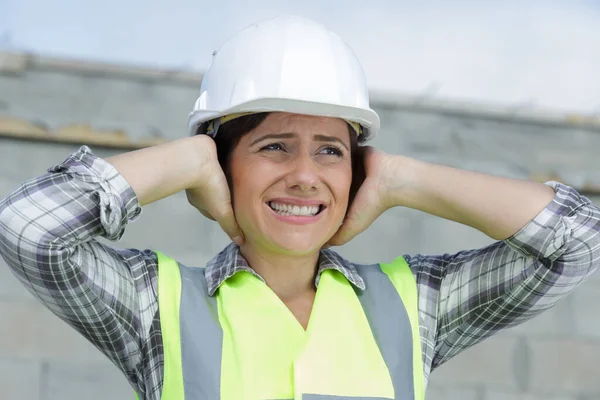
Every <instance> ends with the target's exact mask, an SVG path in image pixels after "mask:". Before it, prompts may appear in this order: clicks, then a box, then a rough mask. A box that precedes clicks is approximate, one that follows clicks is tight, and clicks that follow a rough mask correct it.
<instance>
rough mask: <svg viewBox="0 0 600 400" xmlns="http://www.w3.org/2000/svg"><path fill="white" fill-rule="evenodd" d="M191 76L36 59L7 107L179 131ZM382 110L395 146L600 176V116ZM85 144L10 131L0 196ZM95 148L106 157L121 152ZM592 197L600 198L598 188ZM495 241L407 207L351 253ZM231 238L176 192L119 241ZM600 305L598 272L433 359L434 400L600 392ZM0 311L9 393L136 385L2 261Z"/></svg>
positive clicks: (387, 254)
mask: <svg viewBox="0 0 600 400" xmlns="http://www.w3.org/2000/svg"><path fill="white" fill-rule="evenodd" d="M0 69H1V68H0ZM133 76H135V75H133ZM153 79H154V80H153ZM187 82H188V83H185V82H183V81H182V80H179V81H173V80H165V79H164V77H160V79H159V78H152V77H145V79H140V78H139V77H138V78H136V79H134V78H132V77H131V76H123V75H118V74H116V73H113V74H99V73H98V72H97V71H96V72H93V71H92V72H89V71H88V72H87V73H86V74H82V73H81V71H79V72H78V71H73V70H69V69H68V68H66V69H65V68H62V69H61V68H56V67H53V68H48V67H47V66H46V67H44V68H42V67H41V66H37V67H36V66H35V65H33V66H30V67H28V68H27V69H23V70H22V71H21V72H19V73H15V72H14V71H13V72H12V73H10V74H9V73H4V74H3V73H1V72H0V105H2V107H3V108H2V109H0V116H2V115H7V116H16V117H18V118H23V119H29V120H36V121H43V123H44V124H47V125H49V126H60V125H64V124H69V123H74V122H78V123H82V122H83V123H90V124H96V125H101V126H107V125H111V124H112V125H113V126H112V127H124V128H126V130H127V132H128V133H129V134H131V135H133V136H135V137H139V138H143V137H147V136H148V135H152V134H156V132H161V133H160V135H164V136H165V137H166V138H168V139H172V138H175V137H178V136H182V135H184V134H185V114H186V110H187V108H188V107H189V105H190V104H191V103H192V102H193V99H194V96H195V95H196V90H197V88H196V87H195V86H194V85H192V84H190V83H189V82H191V81H187ZM377 111H378V112H380V114H381V117H382V123H383V126H384V129H383V130H382V133H381V135H380V136H379V138H377V139H376V140H375V142H374V145H375V146H377V147H379V148H383V149H385V150H386V151H388V152H392V153H402V154H408V155H411V156H414V157H417V158H420V159H423V160H428V161H434V162H438V163H444V164H449V165H455V166H458V167H462V168H469V169H475V170H480V171H484V172H491V173H495V174H500V175H506V176H514V177H529V176H534V175H535V176H537V175H552V174H555V175H557V176H560V177H563V178H564V179H565V180H567V181H569V182H570V183H572V184H574V185H580V186H581V187H584V186H585V185H587V186H586V187H591V186H593V185H594V184H596V183H598V182H600V179H598V178H599V175H598V174H599V173H600V161H598V160H597V158H596V154H595V153H596V152H597V149H598V148H600V130H599V129H598V128H597V127H596V126H595V125H593V124H579V123H571V122H569V121H566V120H562V119H556V118H553V117H548V118H541V119H540V118H537V117H536V118H533V117H532V116H530V117H527V118H524V117H522V116H519V115H511V114H510V113H507V112H496V111H494V112H489V110H488V111H486V110H483V109H477V108H476V107H464V106H455V105H448V104H445V105H440V104H429V105H422V104H415V103H414V102H411V101H402V102H395V101H392V100H389V99H388V100H386V101H383V100H381V101H379V102H378V103H377ZM150 126H151V127H154V128H157V129H148V127H150ZM153 132H154V133H153ZM76 148H77V145H70V144H56V143H42V142H32V141H26V140H16V139H9V138H0V165H1V167H2V169H1V170H0V197H4V196H5V195H6V194H8V193H9V192H10V191H11V190H13V189H14V188H16V187H17V186H18V185H19V184H20V183H21V182H23V181H24V180H26V179H29V178H31V177H34V176H37V175H40V174H42V173H44V171H45V169H46V168H47V167H49V166H51V165H53V164H55V163H58V162H60V161H62V160H63V159H64V158H65V157H66V156H67V155H68V154H69V153H70V152H72V151H74V150H75V149H76ZM94 150H95V152H96V153H97V154H98V155H100V156H102V157H107V156H110V155H112V154H115V153H116V152H117V151H118V150H107V149H103V148H95V149H94ZM590 185H591V186H590ZM593 201H595V202H596V203H597V204H600V197H594V198H593ZM490 242H491V241H490V239H488V238H487V237H485V236H484V235H483V234H481V233H479V232H477V231H475V230H473V229H471V228H467V227H464V226H461V225H458V224H456V223H453V222H448V221H444V220H441V219H439V218H434V217H431V216H428V215H426V214H423V213H420V212H417V211H414V210H408V209H400V208H398V209H393V210H389V211H388V212H386V213H385V214H384V215H383V216H382V217H381V218H379V219H378V220H377V221H376V222H375V223H374V224H373V226H372V227H371V228H370V229H369V230H368V231H366V232H365V233H363V234H361V235H360V236H359V237H358V238H357V239H355V241H354V242H352V243H351V245H347V246H345V247H343V248H342V249H341V252H342V253H343V254H344V255H345V256H347V257H348V258H350V259H353V260H355V261H357V262H374V261H387V260H391V259H392V258H394V257H395V256H397V255H400V254H404V253H418V252H424V253H439V252H454V251H458V250H461V249H466V248H475V247H480V246H483V245H485V244H488V243H490ZM226 243H227V240H226V237H225V235H224V234H223V233H222V232H221V231H220V229H219V228H218V226H217V225H216V224H215V223H212V222H210V221H208V220H206V219H204V218H203V217H202V216H201V215H200V214H199V213H198V212H196V211H195V210H194V209H192V208H191V207H189V206H187V202H186V199H185V196H184V195H183V194H178V195H175V196H172V197H171V198H169V199H166V200H163V201H161V202H158V203H155V204H152V205H149V206H147V207H145V208H144V211H143V215H142V217H141V218H140V219H139V220H138V221H137V222H135V223H133V224H131V226H130V227H129V229H128V230H127V233H126V235H125V237H124V239H123V240H122V241H121V242H119V243H113V245H115V246H119V247H137V248H152V249H157V250H161V251H163V252H165V253H167V254H170V255H172V256H174V257H176V258H178V259H179V260H181V261H182V262H184V263H186V264H189V265H203V264H204V263H205V262H206V260H207V259H209V258H210V257H211V256H212V255H214V254H215V253H216V252H217V251H219V250H220V249H221V248H222V247H223V246H225V244H226ZM598 304H600V277H599V276H595V277H594V278H593V279H592V280H591V281H589V282H587V283H585V284H584V285H582V286H581V287H580V288H579V289H578V290H577V291H576V293H574V294H573V295H572V296H570V297H569V298H567V299H566V300H565V301H563V302H562V303H560V304H559V305H558V306H557V307H556V308H554V309H552V310H550V311H548V312H546V313H545V314H544V315H542V316H540V317H538V318H536V319H534V320H532V321H530V322H528V323H525V324H523V325H521V326H519V327H516V328H513V329H511V330H508V331H506V332H504V333H502V334H500V335H498V336H497V337H495V338H492V339H489V340H487V341H486V342H484V343H482V344H480V345H478V346H476V347H475V348H473V349H470V350H468V351H466V352H464V353H463V354H461V355H459V356H458V357H456V358H455V359H454V360H452V361H450V362H449V363H447V364H446V365H444V366H442V367H441V368H440V369H439V370H437V371H435V372H434V373H433V375H432V378H431V381H430V385H429V389H428V394H427V399H428V400H440V399H448V400H452V399H461V400H471V399H477V400H507V399H508V400H538V399H539V400H541V399H551V400H552V399H553V400H567V399H568V400H588V399H600V380H599V379H598V378H597V375H598V373H599V371H600V322H599V321H600V308H599V307H598ZM0 321H1V322H0V399H24V400H55V399H56V400H57V399H61V400H71V399H79V398H82V397H85V398H87V399H109V398H110V399H121V398H122V399H129V398H132V392H131V389H130V388H129V387H128V385H127V383H126V382H125V379H124V378H122V377H121V374H120V373H119V371H117V370H116V368H115V367H113V366H112V364H110V362H108V361H107V360H106V359H105V358H104V357H103V356H102V355H100V353H99V352H98V351H96V350H95V348H94V347H93V346H91V345H90V344H88V343H87V342H86V341H85V340H84V339H82V338H81V337H80V336H79V335H78V334H77V333H75V332H74V331H72V330H71V329H70V328H69V327H68V326H66V325H65V324H64V323H62V322H61V321H60V320H58V319H57V318H55V317H54V316H53V315H52V314H50V313H49V312H48V311H47V310H45V309H44V308H43V307H42V306H41V305H40V304H38V303H37V301H35V300H34V299H33V297H32V296H31V295H29V294H28V293H27V292H26V291H25V290H24V289H23V288H22V287H21V286H20V285H19V284H18V282H17V280H16V279H15V278H14V277H13V276H12V274H11V273H10V272H9V270H8V268H7V267H6V265H5V264H4V262H3V261H0Z"/></svg>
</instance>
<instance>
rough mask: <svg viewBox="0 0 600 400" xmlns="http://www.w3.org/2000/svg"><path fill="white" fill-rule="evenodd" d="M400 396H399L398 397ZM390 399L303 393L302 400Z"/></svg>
mask: <svg viewBox="0 0 600 400" xmlns="http://www.w3.org/2000/svg"><path fill="white" fill-rule="evenodd" d="M396 398H398V397H396ZM344 399H345V400H390V399H386V398H384V397H348V396H331V395H326V394H303V395H302V400H344ZM402 400H404V399H402Z"/></svg>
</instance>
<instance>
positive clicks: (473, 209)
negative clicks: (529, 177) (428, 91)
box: [392, 156, 554, 240]
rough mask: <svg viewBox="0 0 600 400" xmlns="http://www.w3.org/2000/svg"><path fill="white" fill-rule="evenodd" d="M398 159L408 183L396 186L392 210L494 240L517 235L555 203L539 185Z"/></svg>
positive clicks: (550, 193)
mask: <svg viewBox="0 0 600 400" xmlns="http://www.w3.org/2000/svg"><path fill="white" fill-rule="evenodd" d="M396 157H397V158H396V160H395V163H396V168H399V169H398V174H399V175H403V176H404V178H403V179H404V180H403V182H409V183H408V184H404V185H402V186H399V185H396V187H395V188H394V190H393V191H392V193H394V195H393V199H394V200H393V202H394V205H402V206H407V207H410V208H414V209H417V210H421V211H424V212H426V213H428V214H432V215H436V216H439V217H442V218H445V219H449V220H452V221H456V222H459V223H461V224H465V225H468V226H471V227H473V228H475V229H477V230H479V231H481V232H483V233H485V234H486V235H488V236H490V237H491V238H494V239H497V240H503V239H506V238H508V237H510V236H512V235H513V234H515V233H516V232H517V231H519V229H521V228H522V227H523V226H525V225H526V224H527V223H528V222H529V221H531V220H532V219H533V218H534V217H535V216H536V215H537V214H538V213H540V212H541V211H542V210H543V209H544V208H545V207H546V206H547V205H548V204H549V203H550V202H551V201H552V199H553V198H554V191H553V190H552V188H550V187H548V186H546V185H544V184H541V183H536V182H529V181H524V180H517V179H510V178H504V177H497V176H492V175H487V174H482V173H478V172H472V171H465V170H459V169H455V168H451V167H446V166H441V165H434V164H428V163H424V162H421V161H417V160H413V159H407V158H404V157H400V156H396ZM406 179H407V180H406ZM392 186H393V185H392Z"/></svg>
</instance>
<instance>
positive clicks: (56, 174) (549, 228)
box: [0, 146, 600, 400]
mask: <svg viewBox="0 0 600 400" xmlns="http://www.w3.org/2000/svg"><path fill="white" fill-rule="evenodd" d="M549 184H550V185H552V187H553V188H554V190H555V192H556V196H555V198H554V200H553V201H552V202H551V203H550V204H549V205H548V206H547V207H546V209H544V210H543V211H542V212H541V213H540V214H539V215H537V216H536V217H535V218H534V219H533V220H532V221H531V222H530V223H528V224H527V225H526V226H525V227H523V228H522V229H521V230H520V231H519V232H518V233H516V234H515V235H514V236H513V237H511V238H509V239H507V240H505V241H499V242H496V243H494V244H492V245H490V246H487V247H485V248H482V249H478V250H471V251H463V252H459V253H457V254H444V255H437V256H431V255H410V256H409V255H407V256H405V258H406V260H407V261H408V264H409V265H410V267H411V269H412V271H413V273H414V275H415V277H416V280H417V285H418V296H419V301H418V306H419V316H420V320H419V322H420V334H421V344H422V351H423V362H424V371H423V372H424V374H425V381H427V377H428V376H429V373H430V372H431V371H432V370H433V369H435V368H436V367H438V366H439V365H441V364H442V363H444V362H446V361H448V360H449V359H450V358H452V357H454V356H455V355H457V354H458V353H460V352H461V351H462V350H464V349H467V348H469V347H470V346H472V345H474V344H476V343H478V342H480V341H481V340H483V339H485V338H487V337H489V336H491V335H493V334H495V333H496V332H498V331H500V330H502V329H505V328H508V327H511V326H514V325H516V324H518V323H521V322H523V321H526V320H528V319H529V318H532V317H533V316H535V315H537V314H539V313H540V312H542V311H544V310H546V309H548V308H550V307H552V306H554V305H555V304H556V303H557V302H558V301H559V300H560V299H561V298H563V297H565V296H566V295H567V294H568V293H570V292H571V291H572V290H573V289H574V288H575V287H576V286H577V285H579V284H580V283H581V282H582V281H584V280H585V279H586V278H587V277H589V276H590V274H591V273H592V272H593V271H594V270H596V269H597V268H598V266H599V265H600V209H598V208H597V207H595V206H594V205H593V204H591V202H590V201H589V200H588V199H586V198H585V197H582V196H580V195H579V194H578V193H577V192H576V191H575V190H573V189H572V188H570V187H567V186H564V185H561V184H558V183H549ZM140 212H141V208H140V206H139V203H138V201H137V199H136V196H135V193H134V192H133V190H132V189H131V187H130V186H129V185H128V184H127V182H126V181H125V179H124V178H123V177H122V176H121V175H119V173H118V172H117V171H116V170H115V168H113V167H112V166H111V165H110V164H109V163H107V162H106V161H104V160H102V159H99V158H97V157H96V156H94V155H93V154H92V153H91V151H90V150H89V149H88V148H87V147H85V146H84V147H82V148H81V149H80V150H79V151H78V152H76V153H74V154H72V155H71V156H69V157H68V158H67V159H66V160H65V161H64V162H63V163H61V164H59V165H56V166H54V167H52V168H50V169H49V173H48V174H46V175H44V176H42V177H39V178H37V179H33V180H30V181H28V182H26V183H24V184H23V185H22V186H21V187H20V188H18V189H17V190H16V191H15V192H13V193H12V194H10V195H9V196H8V197H6V198H5V199H3V200H2V201H1V202H0V253H1V254H2V256H3V257H4V259H5V260H6V262H7V263H8V265H9V267H10V268H11V269H12V270H13V272H14V274H15V275H16V276H17V278H18V279H19V280H20V281H21V282H22V283H23V284H24V285H25V286H26V287H27V289H28V290H29V291H30V292H31V293H33V294H34V295H35V296H36V297H37V298H38V299H39V300H41V301H42V302H43V303H44V304H45V305H46V307H48V308H49V309H50V310H51V311H52V312H53V313H55V314H56V315H57V316H59V317H60V318H62V319H63V320H64V321H66V322H67V323H68V324H69V325H71V326H72V327H73V328H75V329H76V330H77V331H79V332H80V333H81V334H82V335H83V336H85V337H86V338H87V339H88V340H89V341H91V342H92V343H93V344H94V345H95V346H96V347H97V348H98V349H100V350H101V351H102V352H103V353H104V354H106V355H107V356H108V357H109V358H110V359H111V360H112V362H113V363H114V364H115V365H117V367H119V368H120V369H121V370H122V371H123V372H124V373H125V375H126V376H127V379H128V380H129V382H130V383H131V385H132V386H133V387H134V388H135V390H136V391H138V392H139V394H140V398H142V399H148V400H150V399H152V400H159V399H160V395H161V389H162V382H163V347H162V336H161V329H160V319H159V318H160V317H159V314H158V303H157V267H158V266H157V259H156V256H155V254H154V253H153V252H152V251H150V250H144V251H140V250H134V249H127V250H121V249H115V248H112V247H108V246H106V245H104V244H102V243H100V242H99V241H97V240H96V238H98V237H104V238H107V239H111V240H117V239H119V238H120V237H121V236H122V235H123V232H124V230H125V227H126V225H127V223H128V222H129V221H132V220H134V219H135V218H136V217H138V216H139V214H140ZM331 268H333V269H336V270H338V271H340V272H341V273H342V274H344V276H345V277H346V278H347V279H348V281H349V282H351V283H352V284H353V285H355V286H357V287H359V288H364V285H365V283H364V281H363V280H362V278H361V277H360V275H359V274H358V273H357V270H356V268H355V266H354V265H353V264H352V263H350V262H348V261H346V260H344V259H343V258H342V257H341V256H339V255H338V254H336V253H335V252H334V251H332V250H324V251H322V253H321V257H320V259H319V271H318V273H317V278H316V279H317V282H316V284H318V277H319V275H320V272H321V271H323V270H325V269H331ZM240 270H248V271H251V272H253V271H252V270H251V269H250V267H249V266H248V264H247V263H246V261H245V260H244V258H243V257H242V256H241V255H240V253H239V249H238V247H237V246H235V245H233V244H232V245H229V246H228V247H227V248H226V249H225V250H223V251H222V252H221V253H220V254H218V255H217V256H216V257H215V258H214V259H213V260H212V261H211V262H210V263H209V264H208V266H207V268H206V277H207V282H208V285H209V289H210V292H211V293H212V294H214V292H215V290H216V289H217V288H218V286H219V285H220V284H221V283H222V282H223V281H224V280H226V279H228V278H229V277H231V276H232V275H234V274H235V273H236V272H238V271H240ZM253 273H254V272H253Z"/></svg>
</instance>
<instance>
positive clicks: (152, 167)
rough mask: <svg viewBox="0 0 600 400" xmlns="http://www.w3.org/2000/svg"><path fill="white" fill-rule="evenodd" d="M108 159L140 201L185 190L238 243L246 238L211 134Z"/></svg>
mask: <svg viewBox="0 0 600 400" xmlns="http://www.w3.org/2000/svg"><path fill="white" fill-rule="evenodd" d="M107 161H108V162H110V163H111V164H112V165H113V166H114V167H115V168H116V169H117V170H118V171H119V173H120V174H121V175H122V176H123V177H124V178H125V179H126V180H127V182H129V184H130V185H131V187H132V188H133V191H134V192H135V194H136V196H137V198H138V201H139V203H140V205H142V206H143V205H146V204H150V203H153V202H155V201H158V200H160V199H163V198H165V197H168V196H171V195H173V194H175V193H178V192H180V191H182V190H185V191H186V194H187V198H188V200H189V202H190V204H191V205H193V206H194V207H196V208H197V209H198V210H199V211H200V212H201V213H202V214H203V215H204V216H206V217H208V218H210V219H212V220H215V221H217V222H218V223H219V225H221V228H223V230H224V231H225V233H227V235H228V236H229V237H230V238H231V240H233V241H234V242H235V243H237V244H241V243H242V242H243V235H242V232H241V230H240V228H239V226H238V224H237V222H236V220H235V216H234V214H233V208H232V205H231V195H230V193H229V187H228V185H227V180H226V179H225V174H224V173H223V170H222V169H221V166H220V165H219V161H218V158H217V148H216V145H215V142H214V140H213V139H212V138H211V137H210V136H207V135H196V136H192V137H186V138H182V139H178V140H174V141H172V142H168V143H164V144H161V145H158V146H152V147H147V148H144V149H141V150H137V151H132V152H128V153H122V154H119V155H116V156H114V157H111V158H109V159H107Z"/></svg>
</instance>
